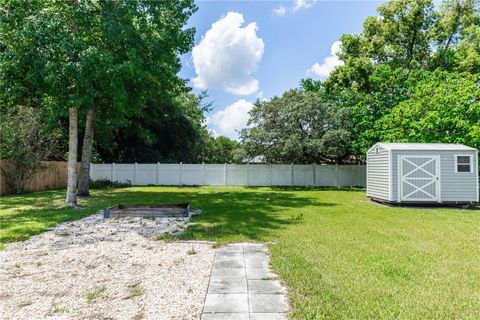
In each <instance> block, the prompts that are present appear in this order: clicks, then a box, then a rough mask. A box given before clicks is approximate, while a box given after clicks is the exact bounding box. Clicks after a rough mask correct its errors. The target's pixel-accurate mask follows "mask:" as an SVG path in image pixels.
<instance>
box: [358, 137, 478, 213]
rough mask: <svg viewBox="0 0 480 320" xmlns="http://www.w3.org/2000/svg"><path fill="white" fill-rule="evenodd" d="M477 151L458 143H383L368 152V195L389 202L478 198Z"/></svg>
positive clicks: (451, 201)
mask: <svg viewBox="0 0 480 320" xmlns="http://www.w3.org/2000/svg"><path fill="white" fill-rule="evenodd" d="M478 184H479V181H478V150H477V149H474V148H471V147H468V146H465V145H461V144H441V143H383V142H379V143H377V144H375V145H374V146H373V147H371V148H370V149H369V150H368V152H367V196H368V197H369V198H371V199H372V200H375V201H380V202H388V203H443V204H468V203H472V202H478V201H479V190H478V189H479V186H478Z"/></svg>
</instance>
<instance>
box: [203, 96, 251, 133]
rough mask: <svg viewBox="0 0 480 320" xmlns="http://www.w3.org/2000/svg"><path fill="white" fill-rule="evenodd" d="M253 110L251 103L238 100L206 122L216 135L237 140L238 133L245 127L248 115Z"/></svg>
mask: <svg viewBox="0 0 480 320" xmlns="http://www.w3.org/2000/svg"><path fill="white" fill-rule="evenodd" d="M252 108H253V103H251V102H249V101H246V100H245V99H240V100H238V101H237V102H235V103H233V104H231V105H229V106H228V107H226V108H225V109H224V110H221V111H217V112H216V113H214V114H213V115H212V116H211V117H210V118H209V120H208V122H209V124H210V125H211V126H214V127H215V128H214V129H212V130H214V131H215V132H216V133H217V134H221V135H225V136H228V137H230V138H237V136H238V131H239V130H241V129H244V128H246V127H247V122H248V119H249V117H250V115H249V114H248V113H249V112H250V110H252Z"/></svg>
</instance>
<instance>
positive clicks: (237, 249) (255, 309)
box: [202, 243, 288, 320]
mask: <svg viewBox="0 0 480 320" xmlns="http://www.w3.org/2000/svg"><path fill="white" fill-rule="evenodd" d="M285 293H286V290H285V288H283V287H282V285H281V283H280V281H278V280H277V276H276V275H275V274H274V273H272V272H271V271H270V269H269V256H268V250H267V248H266V247H265V246H264V245H262V244H252V243H237V244H231V245H227V246H224V247H222V248H220V249H218V250H217V252H216V254H215V260H214V262H213V269H212V274H211V276H210V284H209V286H208V292H207V297H206V299H205V305H204V307H203V313H202V320H280V319H287V316H286V312H287V311H288V304H287V299H286V296H285Z"/></svg>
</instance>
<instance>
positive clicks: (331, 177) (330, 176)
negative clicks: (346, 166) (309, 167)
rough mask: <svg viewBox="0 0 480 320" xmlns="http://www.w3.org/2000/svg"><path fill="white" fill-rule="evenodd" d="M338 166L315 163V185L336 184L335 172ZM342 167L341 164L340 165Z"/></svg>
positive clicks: (326, 185)
mask: <svg viewBox="0 0 480 320" xmlns="http://www.w3.org/2000/svg"><path fill="white" fill-rule="evenodd" d="M337 167H340V166H330V165H316V166H315V176H316V184H315V185H316V186H317V187H328V186H338V180H337V176H338V174H337V172H338V168H337ZM342 167H343V166H342Z"/></svg>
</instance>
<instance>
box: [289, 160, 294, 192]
mask: <svg viewBox="0 0 480 320" xmlns="http://www.w3.org/2000/svg"><path fill="white" fill-rule="evenodd" d="M293 182H294V171H293V163H292V164H290V185H291V186H293Z"/></svg>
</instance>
